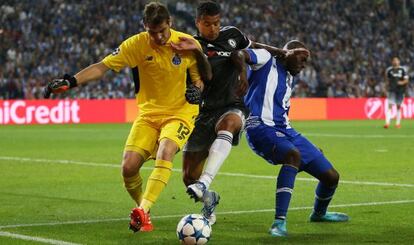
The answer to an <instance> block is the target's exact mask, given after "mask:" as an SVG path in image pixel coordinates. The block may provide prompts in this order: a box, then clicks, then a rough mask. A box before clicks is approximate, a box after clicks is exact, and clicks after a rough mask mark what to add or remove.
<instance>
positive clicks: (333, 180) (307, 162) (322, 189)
mask: <svg viewBox="0 0 414 245" xmlns="http://www.w3.org/2000/svg"><path fill="white" fill-rule="evenodd" d="M295 145H296V146H297V147H298V148H299V149H300V151H301V153H302V156H303V158H302V159H303V160H302V161H303V164H302V168H301V170H304V171H305V172H307V173H309V174H310V175H312V176H313V177H315V178H317V179H318V180H319V183H318V185H317V187H316V190H315V203H314V210H313V212H312V214H311V217H310V220H311V221H313V222H318V221H329V222H339V221H347V220H348V216H347V215H346V214H342V213H336V212H327V208H328V205H329V203H330V201H331V200H332V198H333V196H334V194H335V190H336V188H337V186H338V182H339V173H338V172H337V171H336V170H335V169H334V168H333V166H332V164H331V163H330V162H329V161H328V160H327V159H326V158H325V156H324V155H323V154H322V153H321V152H320V150H319V149H317V148H316V147H315V146H314V145H313V144H312V143H310V142H309V141H308V140H307V139H306V138H305V137H302V136H301V137H300V139H298V140H297V141H295Z"/></svg>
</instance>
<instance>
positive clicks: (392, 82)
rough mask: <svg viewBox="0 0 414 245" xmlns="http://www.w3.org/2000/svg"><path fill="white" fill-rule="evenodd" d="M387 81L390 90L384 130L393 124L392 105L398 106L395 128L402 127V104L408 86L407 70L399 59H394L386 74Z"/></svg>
mask: <svg viewBox="0 0 414 245" xmlns="http://www.w3.org/2000/svg"><path fill="white" fill-rule="evenodd" d="M385 80H386V81H387V89H388V96H387V97H388V109H387V110H386V113H385V125H384V128H388V127H389V126H390V122H391V108H392V105H393V104H394V105H396V106H397V118H396V122H395V127H396V128H400V127H401V103H402V102H403V100H404V94H405V90H406V88H407V84H408V73H407V70H406V69H405V68H404V67H402V66H401V65H400V59H399V58H398V57H394V58H392V66H390V67H388V68H387V70H386V72H385Z"/></svg>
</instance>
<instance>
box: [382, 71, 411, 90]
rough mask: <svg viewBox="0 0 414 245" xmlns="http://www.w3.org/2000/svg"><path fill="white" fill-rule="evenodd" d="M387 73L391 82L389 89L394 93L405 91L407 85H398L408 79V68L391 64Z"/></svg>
mask: <svg viewBox="0 0 414 245" xmlns="http://www.w3.org/2000/svg"><path fill="white" fill-rule="evenodd" d="M386 74H387V78H388V82H389V86H388V91H389V92H394V93H405V89H406V87H407V86H406V85H398V82H399V81H403V80H405V79H408V73H407V70H406V69H405V68H404V67H402V66H399V67H396V68H394V67H392V66H390V67H388V68H387V71H386Z"/></svg>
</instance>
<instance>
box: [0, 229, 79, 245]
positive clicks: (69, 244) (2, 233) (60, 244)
mask: <svg viewBox="0 0 414 245" xmlns="http://www.w3.org/2000/svg"><path fill="white" fill-rule="evenodd" d="M0 236H2V237H9V238H13V239H19V240H26V241H33V242H41V243H47V244H54V245H80V244H79V243H72V242H65V241H61V240H54V239H48V238H42V237H35V236H26V235H21V234H17V233H11V232H6V231H0Z"/></svg>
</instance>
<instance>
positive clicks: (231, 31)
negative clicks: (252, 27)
mask: <svg viewBox="0 0 414 245" xmlns="http://www.w3.org/2000/svg"><path fill="white" fill-rule="evenodd" d="M220 32H221V33H222V34H228V35H244V34H243V32H242V31H240V29H239V28H237V27H235V26H222V27H221V28H220Z"/></svg>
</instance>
